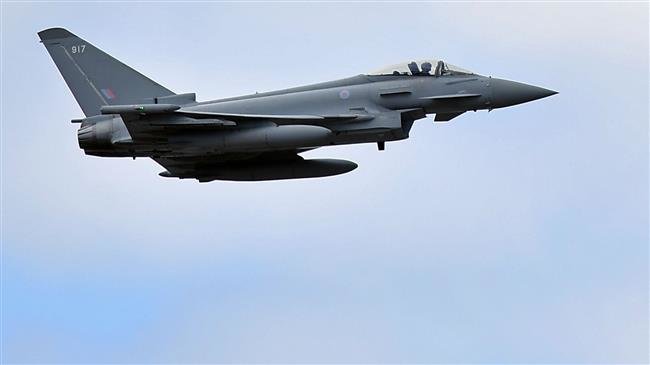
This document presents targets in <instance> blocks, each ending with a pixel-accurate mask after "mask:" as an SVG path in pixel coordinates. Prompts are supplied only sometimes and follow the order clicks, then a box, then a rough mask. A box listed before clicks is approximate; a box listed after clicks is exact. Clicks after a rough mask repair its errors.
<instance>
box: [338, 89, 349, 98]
mask: <svg viewBox="0 0 650 365" xmlns="http://www.w3.org/2000/svg"><path fill="white" fill-rule="evenodd" d="M349 97H350V91H348V90H345V89H344V90H341V92H339V98H341V99H343V100H345V99H347V98H349Z"/></svg>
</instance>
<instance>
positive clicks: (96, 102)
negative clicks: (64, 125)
mask: <svg viewBox="0 0 650 365" xmlns="http://www.w3.org/2000/svg"><path fill="white" fill-rule="evenodd" d="M38 36H39V37H40V38H41V42H42V43H43V44H44V45H45V48H46V49H47V51H48V52H49V53H50V56H51V57H52V60H53V61H54V63H55V64H56V67H57V68H58V69H59V72H61V75H62V76H63V79H64V80H65V82H66V84H67V85H68V87H69V88H70V91H72V94H73V95H74V97H75V99H76V100H77V103H78V104H79V106H80V107H81V109H82V110H83V112H84V114H85V115H86V116H92V115H97V114H100V111H99V109H100V108H101V107H102V106H103V105H118V104H138V103H153V102H154V98H156V97H159V96H166V95H174V93H173V92H172V91H170V90H168V89H167V88H165V87H163V86H161V85H160V84H158V83H156V82H154V81H153V80H151V79H149V78H147V77H146V76H144V75H142V74H141V73H139V72H138V71H136V70H134V69H132V68H131V67H129V66H127V65H125V64H123V63H122V62H120V61H118V60H116V59H115V58H113V57H111V56H110V55H108V54H107V53H105V52H103V51H102V50H100V49H99V48H96V47H95V46H93V45H92V44H90V43H88V42H86V41H85V40H83V39H81V38H79V37H77V36H76V35H74V34H72V33H70V32H69V31H67V30H66V29H63V28H50V29H46V30H43V31H41V32H39V33H38Z"/></svg>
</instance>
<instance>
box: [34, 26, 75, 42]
mask: <svg viewBox="0 0 650 365" xmlns="http://www.w3.org/2000/svg"><path fill="white" fill-rule="evenodd" d="M38 36H39V37H40V38H41V41H46V40H50V39H61V38H70V37H75V35H74V34H72V33H70V32H69V31H68V30H67V29H65V28H49V29H44V30H42V31H40V32H38Z"/></svg>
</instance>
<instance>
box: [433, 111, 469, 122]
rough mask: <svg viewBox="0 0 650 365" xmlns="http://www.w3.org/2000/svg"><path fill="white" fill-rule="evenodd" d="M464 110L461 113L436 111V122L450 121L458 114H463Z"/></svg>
mask: <svg viewBox="0 0 650 365" xmlns="http://www.w3.org/2000/svg"><path fill="white" fill-rule="evenodd" d="M463 113H464V112H460V113H436V118H435V119H434V121H435V122H448V121H450V120H452V119H454V118H456V117H457V116H459V115H461V114H463Z"/></svg>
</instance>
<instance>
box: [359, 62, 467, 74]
mask: <svg viewBox="0 0 650 365" xmlns="http://www.w3.org/2000/svg"><path fill="white" fill-rule="evenodd" d="M456 74H473V72H472V71H468V70H465V69H463V68H460V67H458V66H454V65H452V64H449V63H446V62H444V61H442V60H436V59H430V60H419V61H409V62H404V63H398V64H396V65H392V66H388V67H384V68H381V69H379V70H376V71H373V72H370V73H368V75H393V76H444V75H456Z"/></svg>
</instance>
